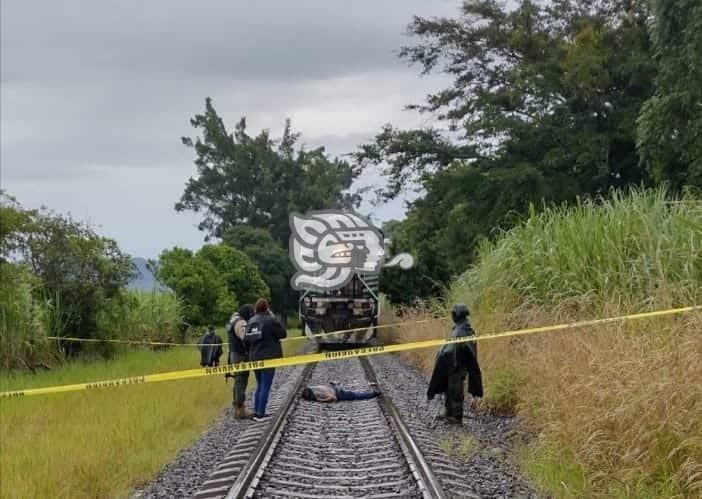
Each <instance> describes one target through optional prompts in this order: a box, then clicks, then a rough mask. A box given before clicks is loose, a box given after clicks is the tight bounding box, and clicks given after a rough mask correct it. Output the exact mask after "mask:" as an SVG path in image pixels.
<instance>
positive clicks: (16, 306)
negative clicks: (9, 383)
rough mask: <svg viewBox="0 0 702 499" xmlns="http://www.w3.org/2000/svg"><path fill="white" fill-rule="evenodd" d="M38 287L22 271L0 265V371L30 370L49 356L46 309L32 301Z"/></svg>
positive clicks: (27, 273)
mask: <svg viewBox="0 0 702 499" xmlns="http://www.w3.org/2000/svg"><path fill="white" fill-rule="evenodd" d="M38 285H39V284H38V282H37V281H36V280H35V279H34V277H33V276H32V274H31V273H30V272H29V271H28V270H26V269H25V268H23V267H21V266H18V265H13V264H8V263H0V369H13V368H27V369H34V368H35V367H36V366H38V365H42V364H44V363H46V362H48V361H50V359H52V357H53V356H52V353H51V351H52V350H51V346H50V345H49V342H48V340H47V339H46V336H47V335H46V329H45V324H44V319H45V318H46V316H47V310H46V308H45V307H43V304H42V303H40V302H38V301H37V300H35V298H34V290H35V288H36V287H37V286H38Z"/></svg>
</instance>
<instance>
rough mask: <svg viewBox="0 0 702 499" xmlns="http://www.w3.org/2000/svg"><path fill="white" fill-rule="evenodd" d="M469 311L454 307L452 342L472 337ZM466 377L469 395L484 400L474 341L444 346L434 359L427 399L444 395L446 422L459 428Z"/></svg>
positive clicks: (463, 306) (476, 348)
mask: <svg viewBox="0 0 702 499" xmlns="http://www.w3.org/2000/svg"><path fill="white" fill-rule="evenodd" d="M468 315H469V312H468V307H466V306H465V305H463V304H456V305H454V307H453V310H452V311H451V317H452V319H453V322H454V327H453V330H452V331H451V338H465V337H469V336H473V335H475V331H473V328H472V327H471V325H470V323H469V322H468ZM466 375H467V376H468V392H469V393H470V394H471V395H472V396H474V397H482V396H483V380H482V375H481V372H480V366H479V365H478V347H477V345H476V344H475V342H474V341H468V342H463V343H449V344H447V345H444V346H443V347H442V348H441V350H440V351H439V354H438V355H437V357H436V364H435V365H434V372H433V373H432V375H431V381H430V382H429V389H428V391H427V397H428V398H429V400H431V399H433V398H434V395H436V394H437V393H445V394H446V399H445V403H446V413H445V417H446V421H447V422H448V423H451V424H461V422H462V420H463V390H464V382H465V379H466Z"/></svg>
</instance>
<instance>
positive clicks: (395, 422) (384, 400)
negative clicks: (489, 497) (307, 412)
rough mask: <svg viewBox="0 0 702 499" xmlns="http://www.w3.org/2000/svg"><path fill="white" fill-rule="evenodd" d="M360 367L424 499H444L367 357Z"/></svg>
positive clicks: (362, 360)
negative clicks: (372, 386) (376, 393)
mask: <svg viewBox="0 0 702 499" xmlns="http://www.w3.org/2000/svg"><path fill="white" fill-rule="evenodd" d="M359 360H360V361H361V366H363V369H364V371H365V372H366V376H367V377H368V379H369V381H371V382H372V383H375V384H376V385H377V386H378V388H379V389H380V391H381V392H382V393H383V396H382V397H380V398H379V399H378V401H379V402H380V405H381V406H382V407H383V410H384V412H385V414H386V415H387V417H388V420H389V421H390V424H391V426H392V427H393V428H394V429H395V435H396V436H397V438H398V441H399V443H400V448H401V449H402V452H403V453H404V455H405V459H406V460H407V462H408V464H409V465H410V470H411V471H412V474H413V475H414V478H415V479H416V480H417V483H418V484H419V487H420V490H421V491H422V494H423V496H424V498H425V499H430V498H431V499H446V497H447V496H446V493H445V492H444V489H443V487H442V486H441V482H439V479H438V478H436V475H435V474H434V472H433V471H432V470H431V467H430V466H429V463H427V461H426V459H424V455H422V451H421V450H420V449H419V446H418V445H417V443H416V442H415V441H414V438H412V435H411V434H410V432H409V429H408V428H407V425H405V423H404V421H403V420H402V417H401V416H400V413H399V411H398V410H397V408H396V407H395V404H393V402H392V399H391V398H390V397H389V396H388V395H386V392H385V391H384V390H383V389H382V384H380V382H379V381H378V377H377V376H376V375H375V371H374V370H373V366H371V364H370V362H369V361H368V358H367V357H360V358H359Z"/></svg>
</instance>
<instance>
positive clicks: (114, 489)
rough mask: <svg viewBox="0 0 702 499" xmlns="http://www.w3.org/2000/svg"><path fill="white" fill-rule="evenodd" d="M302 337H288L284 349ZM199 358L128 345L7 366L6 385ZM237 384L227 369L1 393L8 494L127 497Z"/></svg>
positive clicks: (0, 443) (129, 372)
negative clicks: (21, 367) (12, 395)
mask: <svg viewBox="0 0 702 499" xmlns="http://www.w3.org/2000/svg"><path fill="white" fill-rule="evenodd" d="M290 333H291V336H294V335H295V332H294V331H291V332H290ZM303 343H304V338H300V339H294V340H291V341H286V342H284V343H283V345H284V350H285V355H292V354H294V353H295V352H296V351H297V350H298V349H299V348H300V346H301V345H302V344H303ZM225 355H226V354H225ZM198 361H199V354H198V352H197V350H196V349H195V348H194V347H190V348H185V347H183V348H173V349H169V350H166V351H161V352H154V351H149V350H129V351H126V352H123V353H122V354H121V355H120V356H119V357H118V358H117V359H116V360H111V361H95V362H73V363H68V364H65V365H63V366H61V367H60V368H58V369H55V370H53V371H49V372H43V373H38V374H36V375H30V374H26V373H24V374H21V373H20V374H12V375H8V374H7V373H4V374H2V377H0V390H12V389H17V388H30V387H37V386H47V385H55V384H65V383H76V382H83V381H96V380H102V379H109V378H114V377H122V376H134V375H140V374H149V373H155V372H165V371H171V370H178V369H190V368H193V367H197V365H198ZM251 378H253V377H251ZM231 390H232V384H231V382H230V383H229V384H225V383H224V379H223V377H222V376H208V377H203V378H198V379H192V380H181V381H167V382H161V383H152V384H148V385H135V386H128V387H123V388H117V389H110V390H95V391H90V392H75V393H65V394H55V395H46V396H37V397H27V398H24V399H14V400H2V401H0V447H1V449H0V451H1V452H0V476H1V477H2V480H0V497H3V498H15V497H16V498H31V497H57V498H60V497H67V498H68V497H70V498H81V497H90V498H94V497H100V498H102V497H128V496H129V494H130V491H131V490H133V488H134V487H136V486H139V485H142V484H144V483H146V482H147V481H148V480H149V479H150V478H152V477H153V476H154V475H155V474H156V473H157V472H158V471H159V470H160V469H161V468H162V466H163V465H164V464H165V463H167V462H169V461H170V460H172V459H173V458H174V457H175V455H176V454H177V453H178V451H179V450H180V449H182V448H184V447H186V446H188V445H189V444H190V443H191V442H193V440H194V439H196V438H197V437H198V436H199V435H200V434H201V433H202V432H203V431H204V430H205V429H206V428H207V427H208V426H209V425H210V424H211V423H212V421H213V420H214V418H216V417H217V416H218V415H219V414H220V413H221V411H222V410H223V409H224V408H225V407H226V406H228V404H230V403H231Z"/></svg>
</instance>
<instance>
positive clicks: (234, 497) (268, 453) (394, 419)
mask: <svg viewBox="0 0 702 499" xmlns="http://www.w3.org/2000/svg"><path fill="white" fill-rule="evenodd" d="M359 360H360V361H361V366H362V368H363V370H364V372H365V374H366V377H367V378H368V380H369V381H370V382H372V383H376V384H377V385H378V388H380V389H381V391H382V385H381V384H380V383H379V381H378V378H377V376H376V374H375V371H374V370H373V367H372V366H371V365H370V362H368V359H367V358H366V357H360V359H359ZM315 365H316V364H310V365H308V366H306V367H305V370H304V371H303V372H302V374H301V375H300V377H299V378H298V380H297V382H296V384H295V387H294V388H293V390H291V392H290V394H289V395H288V397H287V399H286V401H285V403H284V404H283V406H282V407H281V408H280V410H279V411H278V414H277V416H276V417H275V419H274V420H273V422H272V423H271V425H270V426H269V428H268V429H267V433H266V434H265V435H264V437H263V439H262V442H261V444H260V445H259V447H258V448H257V449H256V451H255V452H254V453H253V454H252V456H251V457H250V458H249V460H248V462H247V463H246V465H245V466H244V468H243V469H242V471H241V473H240V474H239V476H238V477H237V479H236V481H235V482H234V484H233V485H232V487H231V489H230V490H229V493H228V494H227V496H226V498H227V499H246V498H251V497H253V496H254V494H255V492H256V487H257V486H258V483H259V481H260V479H261V477H262V476H263V473H264V472H265V468H266V466H267V465H268V462H269V461H270V460H271V458H272V457H273V455H274V454H275V451H276V447H277V444H278V442H279V440H280V438H281V437H282V434H283V428H284V427H285V424H286V423H287V421H288V419H289V417H290V415H291V414H292V413H293V409H294V407H296V400H297V399H298V397H299V393H300V390H301V388H302V387H303V385H304V383H305V382H306V381H307V379H308V378H309V377H310V375H311V373H312V370H313V369H314V367H315ZM377 400H378V402H379V403H380V406H381V408H382V409H383V413H384V414H385V415H386V417H387V419H388V421H389V423H390V425H391V427H392V428H393V430H394V434H395V436H396V438H397V441H398V443H399V446H400V449H401V451H402V453H403V457H404V458H405V460H406V461H407V464H408V465H409V468H410V472H411V473H412V476H413V477H414V479H415V480H416V482H417V485H418V487H419V490H420V491H421V493H422V496H423V497H424V499H446V497H447V496H446V494H445V492H444V490H443V488H442V486H441V483H440V482H439V480H438V479H437V478H436V475H434V472H433V471H432V470H431V467H430V466H429V464H428V463H427V461H426V460H425V459H424V456H423V455H422V452H421V451H420V449H419V447H418V445H417V444H416V442H415V441H414V439H413V438H412V436H411V435H410V432H409V429H408V428H407V426H406V425H405V423H404V422H403V421H402V418H401V416H400V413H399V411H398V410H397V408H396V407H395V404H393V402H392V400H391V398H390V397H389V396H388V395H386V394H385V393H383V396H382V397H379V398H378V399H377Z"/></svg>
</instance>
